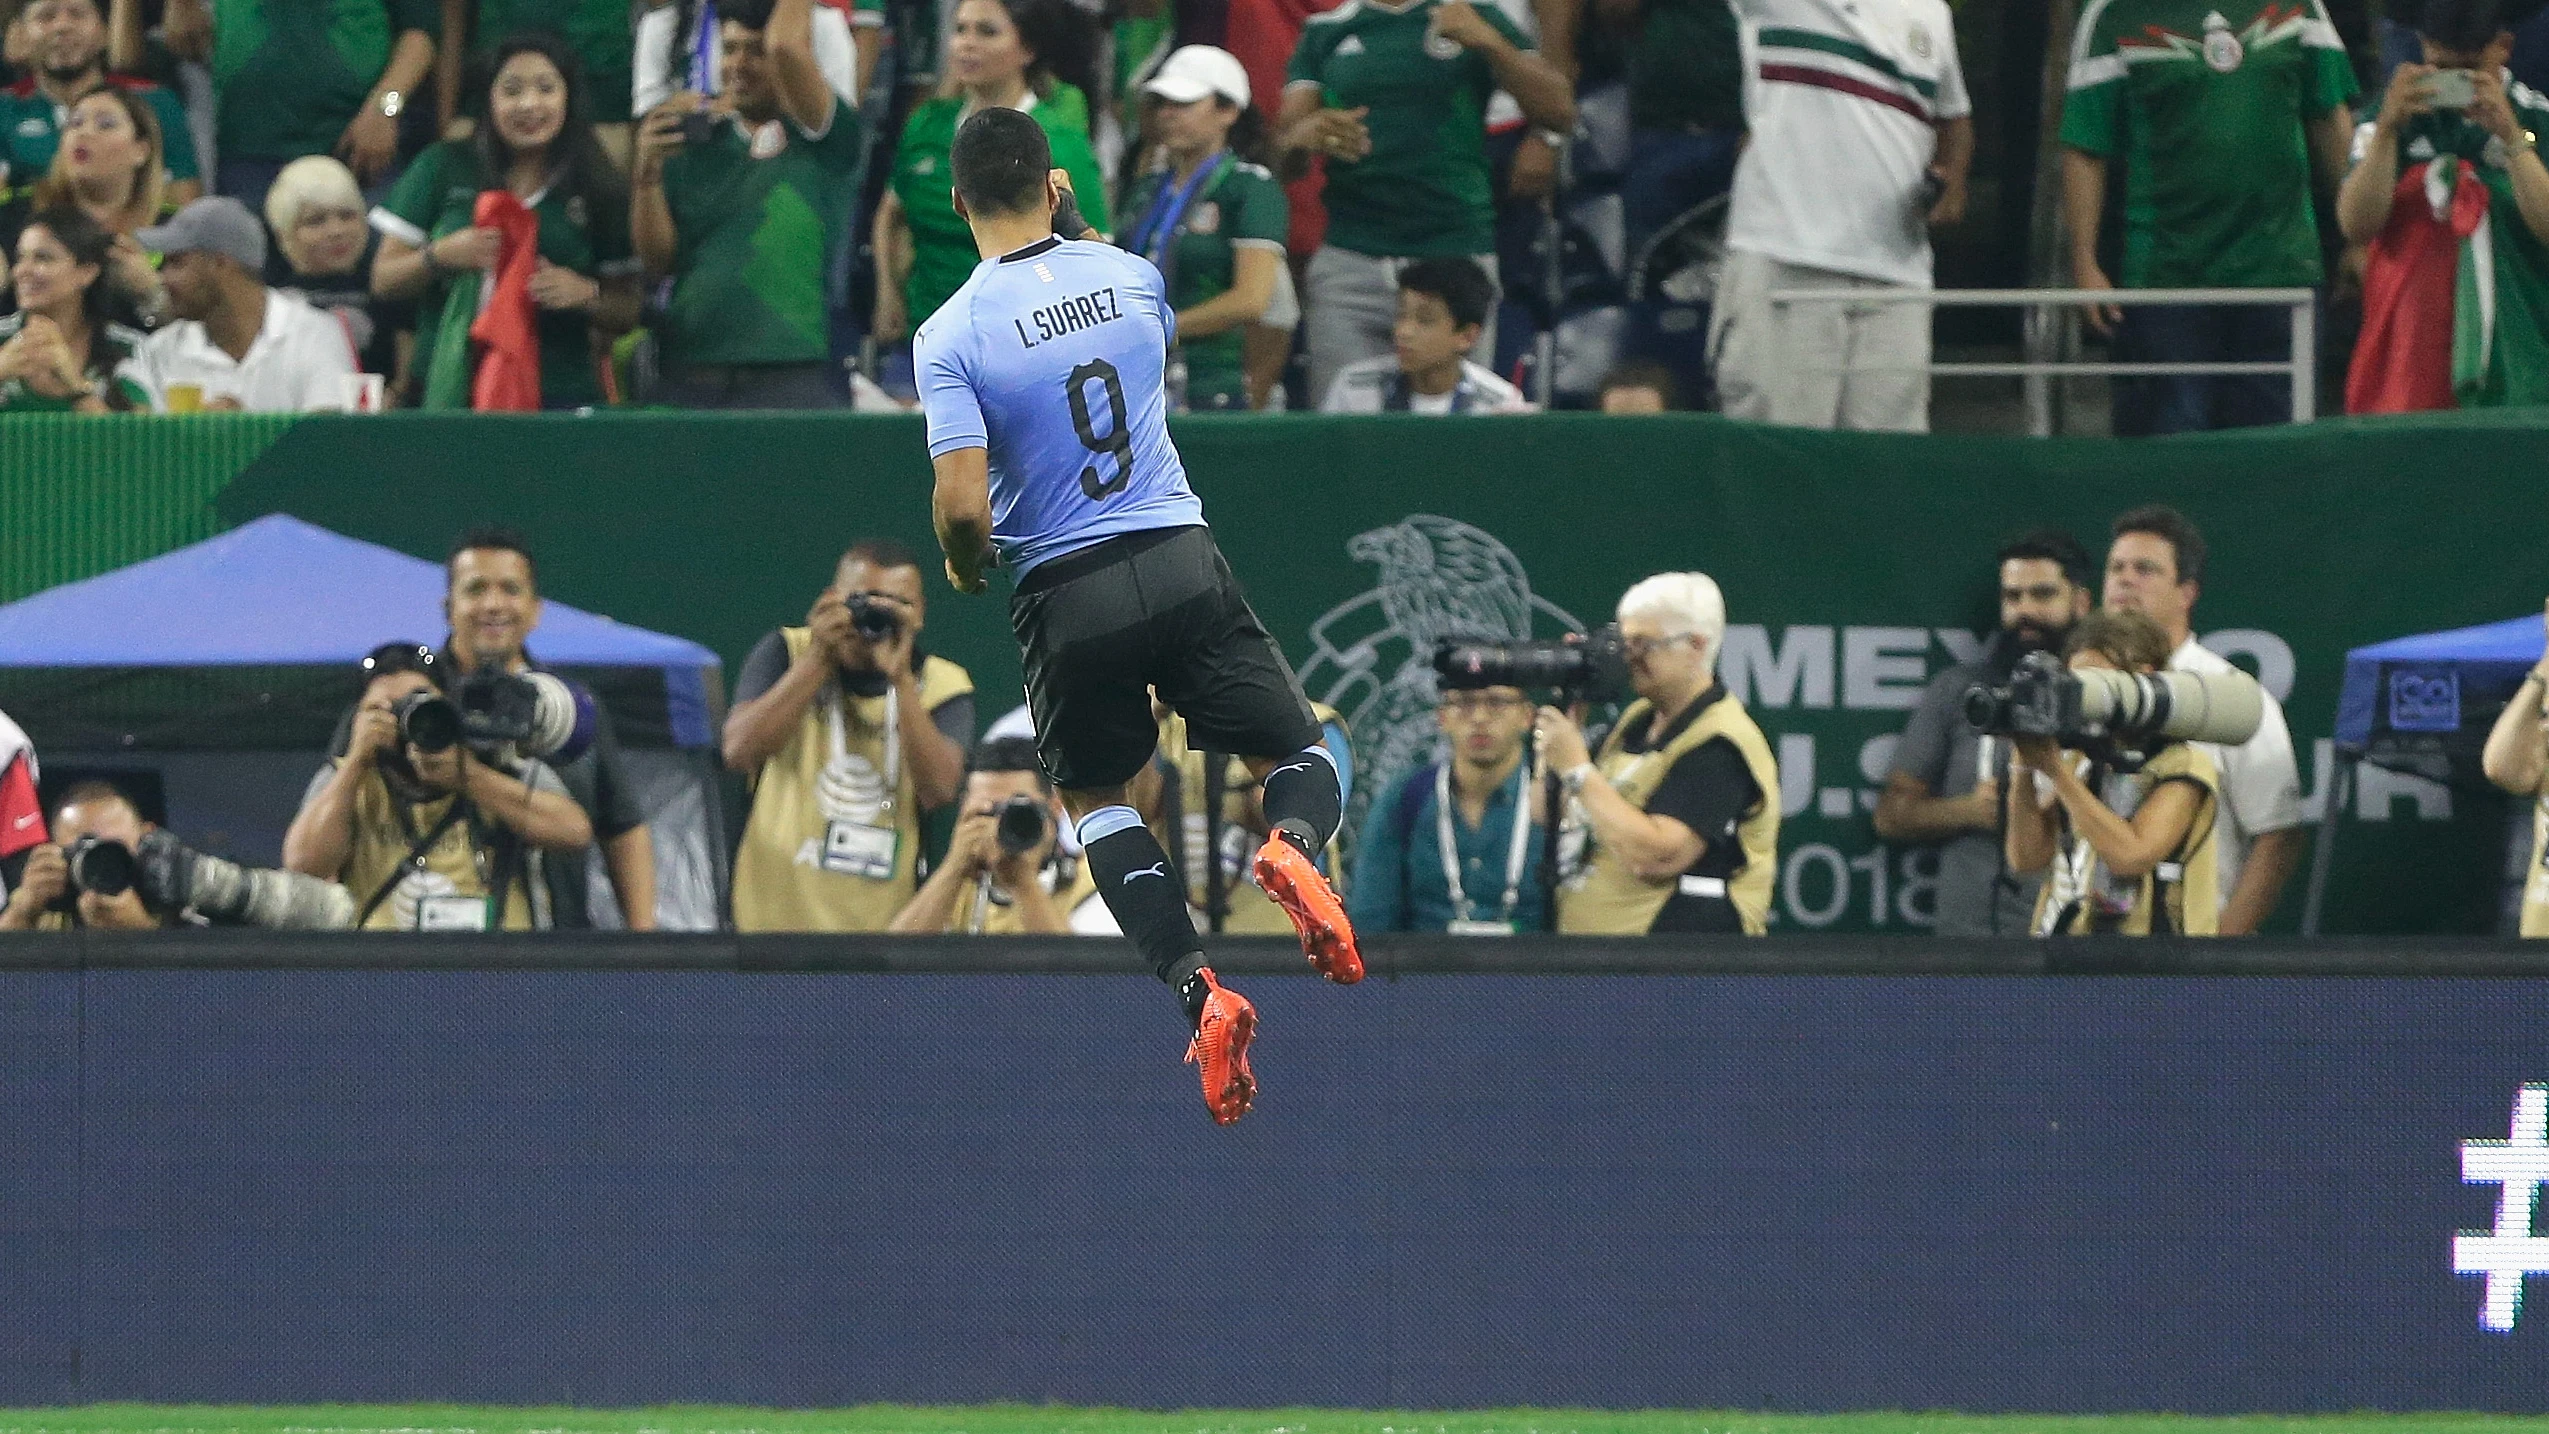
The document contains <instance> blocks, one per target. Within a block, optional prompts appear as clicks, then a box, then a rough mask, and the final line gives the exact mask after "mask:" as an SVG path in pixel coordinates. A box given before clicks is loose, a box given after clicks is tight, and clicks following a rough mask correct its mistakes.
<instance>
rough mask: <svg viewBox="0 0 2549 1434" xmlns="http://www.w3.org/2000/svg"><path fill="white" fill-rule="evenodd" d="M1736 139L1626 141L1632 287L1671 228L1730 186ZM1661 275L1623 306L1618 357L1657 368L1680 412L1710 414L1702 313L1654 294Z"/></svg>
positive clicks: (1652, 135) (1651, 134)
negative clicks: (1669, 378)
mask: <svg viewBox="0 0 2549 1434" xmlns="http://www.w3.org/2000/svg"><path fill="white" fill-rule="evenodd" d="M1742 152H1743V135H1742V134H1741V133H1739V132H1736V131H1732V130H1700V131H1696V132H1694V131H1690V130H1673V129H1641V130H1635V131H1632V132H1631V134H1630V135H1629V167H1628V172H1627V173H1626V174H1624V175H1622V176H1621V177H1620V207H1621V219H1622V221H1623V227H1624V228H1625V229H1626V230H1627V238H1628V267H1629V273H1628V274H1627V275H1624V276H1623V277H1624V278H1628V279H1630V280H1631V281H1632V282H1634V276H1635V275H1636V273H1637V270H1638V267H1639V265H1640V263H1641V262H1642V261H1644V260H1645V258H1646V257H1647V253H1646V251H1647V248H1648V246H1649V245H1651V244H1653V243H1654V241H1655V239H1656V236H1657V235H1659V234H1661V233H1663V232H1664V231H1665V230H1666V229H1668V228H1670V227H1671V226H1672V224H1673V221H1675V220H1677V219H1680V218H1681V217H1682V216H1684V215H1686V214H1689V213H1690V212H1692V211H1693V210H1695V209H1697V208H1699V207H1700V206H1701V205H1704V204H1706V203H1708V202H1709V201H1710V200H1713V199H1716V198H1718V197H1719V196H1721V195H1723V194H1725V193H1726V191H1727V190H1728V189H1730V188H1732V187H1733V185H1734V182H1735V159H1736V157H1737V156H1738V155H1740V154H1741V153H1742ZM1662 278H1664V275H1663V274H1660V273H1651V274H1648V275H1647V276H1646V288H1645V297H1644V298H1642V299H1636V300H1633V301H1632V302H1631V303H1630V304H1629V306H1628V310H1629V326H1628V334H1627V336H1626V340H1625V342H1624V343H1623V344H1622V356H1623V357H1625V358H1637V359H1645V360H1647V361H1649V362H1652V363H1659V364H1662V365H1663V366H1664V367H1666V368H1667V369H1670V370H1671V371H1672V374H1673V377H1674V379H1675V380H1676V381H1677V382H1678V384H1679V386H1680V388H1681V397H1682V403H1683V406H1684V407H1687V408H1709V407H1713V406H1714V401H1715V398H1714V386H1713V385H1712V384H1711V382H1710V376H1709V372H1708V324H1709V313H1708V308H1707V306H1706V305H1699V304H1692V305H1683V304H1675V303H1673V302H1672V301H1670V300H1668V299H1666V298H1665V297H1664V296H1663V295H1662V294H1659V293H1657V292H1655V288H1654V285H1655V284H1656V282H1657V281H1659V280H1661V279H1662Z"/></svg>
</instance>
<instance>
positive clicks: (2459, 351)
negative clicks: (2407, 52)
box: [2337, 0, 2549, 413]
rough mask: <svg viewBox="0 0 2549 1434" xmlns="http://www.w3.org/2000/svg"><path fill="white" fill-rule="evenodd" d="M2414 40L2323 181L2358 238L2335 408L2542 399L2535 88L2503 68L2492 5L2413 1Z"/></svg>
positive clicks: (2547, 293) (2500, 27)
mask: <svg viewBox="0 0 2549 1434" xmlns="http://www.w3.org/2000/svg"><path fill="white" fill-rule="evenodd" d="M2417 38H2418V40H2419V42H2420V43H2421V44H2422V45H2423V46H2424V54H2425V63H2423V64H2421V65H2401V66H2399V67H2398V70H2397V71H2396V72H2395V73H2394V74H2393V75H2392V76H2391V77H2390V87H2389V91H2388V92H2387V93H2386V94H2384V95H2383V96H2382V98H2381V110H2380V113H2379V115H2378V116H2377V117H2376V118H2374V119H2373V120H2371V121H2370V122H2369V123H2367V124H2364V125H2362V126H2361V127H2360V128H2358V129H2357V130H2356V132H2355V139H2354V168H2353V169H2352V170H2351V171H2350V172H2348V173H2347V175H2346V177H2345V184H2344V185H2343V186H2342V187H2341V188H2339V189H2338V191H2337V224H2338V226H2339V227H2340V228H2342V229H2343V230H2344V231H2345V237H2346V238H2347V240H2349V241H2350V242H2353V243H2357V244H2366V245H2369V246H2370V249H2369V252H2368V254H2367V256H2366V259H2365V264H2364V279H2363V331H2362V335H2361V337H2360V338H2359V339H2358V340H2357V341H2356V343H2355V349H2354V364H2353V367H2352V368H2351V369H2350V370H2349V371H2348V373H2347V375H2346V390H2345V398H2346V405H2345V406H2346V411H2347V412H2349V413H2401V412H2407V411H2410V410H2415V409H2431V408H2464V407H2494V406H2498V405H2503V404H2517V403H2544V402H2549V248H2544V247H2543V246H2544V244H2549V167H2544V166H2543V165H2542V163H2541V158H2540V153H2539V150H2538V148H2537V147H2536V145H2537V139H2538V137H2539V136H2540V135H2542V134H2549V97H2544V96H2542V95H2541V94H2540V93H2539V92H2538V91H2536V90H2533V89H2532V88H2531V87H2530V86H2528V85H2525V84H2522V83H2520V82H2519V81H2517V80H2515V79H2514V77H2513V74H2512V72H2511V71H2510V70H2508V69H2507V68H2506V67H2505V61H2506V58H2507V57H2508V56H2510V55H2511V54H2512V53H2513V47H2514V37H2513V30H2512V27H2511V26H2509V25H2508V24H2507V23H2506V22H2505V16H2504V7H2503V4H2502V3H2501V0H2426V4H2425V8H2424V11H2423V13H2422V14H2421V15H2419V16H2418V19H2417ZM2464 265H2484V266H2486V268H2487V270H2488V277H2489V278H2490V279H2492V280H2493V283H2492V284H2489V285H2486V286H2477V285H2471V286H2463V285H2462V284H2461V283H2460V282H2459V280H2460V271H2461V269H2462V267H2463V266H2464ZM2464 293H2466V297H2464Z"/></svg>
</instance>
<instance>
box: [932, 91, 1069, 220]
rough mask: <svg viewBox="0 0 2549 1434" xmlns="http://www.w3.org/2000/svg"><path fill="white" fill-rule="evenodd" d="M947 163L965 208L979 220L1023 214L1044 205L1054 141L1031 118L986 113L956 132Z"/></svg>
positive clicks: (1007, 112) (1011, 113) (1009, 112)
mask: <svg viewBox="0 0 2549 1434" xmlns="http://www.w3.org/2000/svg"><path fill="white" fill-rule="evenodd" d="M947 164H948V168H949V169H951V170H953V171H954V172H955V180H956V194H957V196H958V197H959V198H962V199H963V200H964V201H965V208H967V209H969V210H971V211H972V212H974V213H976V214H982V215H1003V214H1024V213H1026V212H1027V211H1028V210H1030V209H1033V208H1036V207H1037V206H1038V205H1040V204H1041V203H1042V202H1043V200H1044V182H1045V177H1046V176H1047V175H1049V174H1051V173H1052V172H1053V142H1052V141H1050V140H1048V139H1046V138H1045V137H1044V126H1042V125H1040V124H1037V123H1036V122H1035V117H1034V116H1032V115H1028V114H1024V113H1021V112H1020V111H1017V110H1013V109H999V108H994V109H987V110H984V111H983V112H982V113H980V114H978V115H975V116H974V117H973V118H972V119H969V120H967V121H965V123H964V127H963V128H961V129H959V130H957V131H956V144H955V148H954V149H953V150H951V151H950V152H949V154H948V157H947Z"/></svg>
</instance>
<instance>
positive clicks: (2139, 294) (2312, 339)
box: [1770, 288, 2319, 438]
mask: <svg viewBox="0 0 2549 1434" xmlns="http://www.w3.org/2000/svg"><path fill="white" fill-rule="evenodd" d="M1770 302H1772V303H1774V304H1853V305H1869V304H1930V305H1937V306H1943V307H1951V308H1996V307H2002V306H2016V307H2023V308H2025V309H2026V310H2027V311H2028V314H2027V343H2026V349H2027V352H2028V353H2029V354H2030V355H2031V356H2030V357H2028V358H2026V359H2022V360H2020V361H2018V362H2016V363H1937V362H1932V363H1931V364H1930V366H1929V371H1930V372H1931V373H1932V374H1933V375H1937V374H1945V375H1949V376H1952V377H1957V378H2018V379H2024V380H2025V381H2026V385H2025V386H2026V400H2027V431H2028V432H2029V433H2031V434H2033V435H2035V436H2036V437H2038V438H2049V437H2051V436H2053V380H2054V379H2055V378H2056V377H2070V376H2081V377H2086V376H2106V377H2116V378H2158V377H2164V376H2171V375H2174V376H2180V377H2196V376H2203V377H2224V378H2226V377H2231V376H2233V375H2239V374H2283V375H2286V376H2287V377H2289V378H2290V379H2291V380H2292V421H2293V422H2295V423H2308V422H2310V421H2311V420H2312V419H2314V418H2317V417H2318V416H2319V366H2318V353H2319V324H2318V308H2317V304H2318V294H2317V292H2316V291H2315V290H2311V289H1890V288H1889V289H1774V290H1772V291H1771V293H1770ZM2088 304H2113V305H2116V306H2118V307H2133V306H2138V305H2145V304H2205V305H2227V304H2238V305H2248V306H2257V305H2263V306H2281V307H2283V308H2288V309H2290V310H2292V357H2290V358H2289V359H2286V360H2284V361H2282V362H2279V363H2273V362H2269V363H2231V362H2227V361H2225V362H2221V363H2085V362H2078V361H2074V360H2068V359H2062V358H2056V357H2036V356H2035V355H2045V354H2049V353H2050V351H2052V350H2054V349H2056V348H2059V347H2061V346H2062V344H2061V335H2062V332H2063V331H2062V326H2061V325H2060V324H2058V323H2048V322H2045V320H2046V319H2047V317H2048V311H2058V310H2062V309H2069V308H2077V307H2081V306H2084V305H2088Z"/></svg>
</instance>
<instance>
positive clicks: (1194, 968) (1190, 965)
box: [1168, 955, 1213, 1031]
mask: <svg viewBox="0 0 2549 1434" xmlns="http://www.w3.org/2000/svg"><path fill="white" fill-rule="evenodd" d="M1203 973H1204V958H1203V957H1202V956H1200V955H1196V956H1189V957H1187V958H1186V959H1185V960H1183V961H1180V962H1178V963H1177V964H1176V966H1174V967H1172V968H1171V969H1170V970H1169V973H1168V984H1170V985H1172V986H1175V987H1176V988H1177V999H1178V1000H1179V1001H1181V1002H1183V1003H1184V1004H1185V1007H1186V1024H1188V1025H1190V1026H1193V1027H1194V1028H1195V1029H1196V1030H1199V1031H1200V1030H1202V1029H1203V1028H1204V1001H1205V999H1206V998H1207V997H1209V996H1211V995H1212V993H1213V991H1212V987H1210V986H1207V985H1205V984H1204V974H1203Z"/></svg>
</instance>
